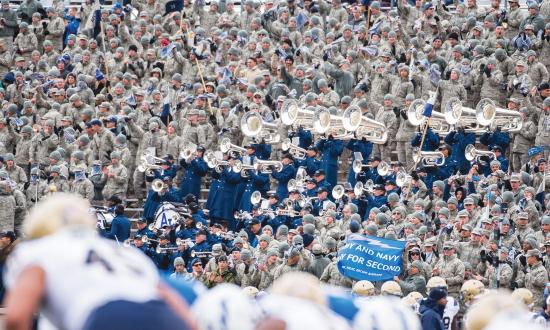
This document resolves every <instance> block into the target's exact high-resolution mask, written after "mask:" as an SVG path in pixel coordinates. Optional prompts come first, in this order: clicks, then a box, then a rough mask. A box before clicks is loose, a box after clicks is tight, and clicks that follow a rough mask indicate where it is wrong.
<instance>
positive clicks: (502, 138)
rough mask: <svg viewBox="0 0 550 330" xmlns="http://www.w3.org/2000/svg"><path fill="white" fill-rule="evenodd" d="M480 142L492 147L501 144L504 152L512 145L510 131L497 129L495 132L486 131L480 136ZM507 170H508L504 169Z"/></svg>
mask: <svg viewBox="0 0 550 330" xmlns="http://www.w3.org/2000/svg"><path fill="white" fill-rule="evenodd" d="M479 142H480V143H481V144H483V145H486V146H487V147H489V149H492V148H493V147H494V146H499V147H500V149H501V150H502V154H503V155H505V154H506V149H508V147H509V146H510V133H508V132H501V131H500V130H499V129H497V130H496V131H494V132H485V133H483V135H481V136H480V137H479ZM503 171H504V172H506V170H503Z"/></svg>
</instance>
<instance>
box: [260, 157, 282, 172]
mask: <svg viewBox="0 0 550 330" xmlns="http://www.w3.org/2000/svg"><path fill="white" fill-rule="evenodd" d="M272 168H273V169H272ZM254 169H255V170H256V171H258V172H261V173H264V174H270V173H273V171H275V172H281V171H282V170H283V163H281V162H280V161H278V160H261V159H258V158H254Z"/></svg>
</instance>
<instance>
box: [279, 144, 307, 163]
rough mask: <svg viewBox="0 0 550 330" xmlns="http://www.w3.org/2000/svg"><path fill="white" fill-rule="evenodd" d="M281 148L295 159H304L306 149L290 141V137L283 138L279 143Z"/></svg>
mask: <svg viewBox="0 0 550 330" xmlns="http://www.w3.org/2000/svg"><path fill="white" fill-rule="evenodd" d="M281 150H283V151H287V152H288V153H290V154H291V155H292V157H294V158H296V159H306V156H307V150H306V149H304V148H300V147H299V146H297V145H295V144H294V143H292V142H291V141H290V139H284V140H283V142H282V143H281Z"/></svg>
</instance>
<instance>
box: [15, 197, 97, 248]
mask: <svg viewBox="0 0 550 330" xmlns="http://www.w3.org/2000/svg"><path fill="white" fill-rule="evenodd" d="M89 208H90V203H89V202H88V201H87V200H85V199H84V198H82V197H79V196H78V195H74V194H67V193H57V194H54V195H50V196H47V197H46V198H45V199H43V200H41V201H40V202H39V203H38V204H37V205H36V206H35V207H34V208H33V209H32V210H31V212H30V214H29V215H28V216H27V218H26V219H25V222H23V232H24V233H25V237H26V238H27V239H37V238H41V237H44V236H48V235H51V234H54V233H56V232H57V231H59V230H60V229H62V228H66V227H80V228H86V229H90V230H94V229H95V226H96V219H94V217H93V216H92V215H91V214H90V213H89V212H88V210H89Z"/></svg>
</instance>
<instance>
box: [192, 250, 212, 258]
mask: <svg viewBox="0 0 550 330" xmlns="http://www.w3.org/2000/svg"><path fill="white" fill-rule="evenodd" d="M211 255H212V252H209V251H191V258H195V257H196V258H208V257H210V256H211Z"/></svg>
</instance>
